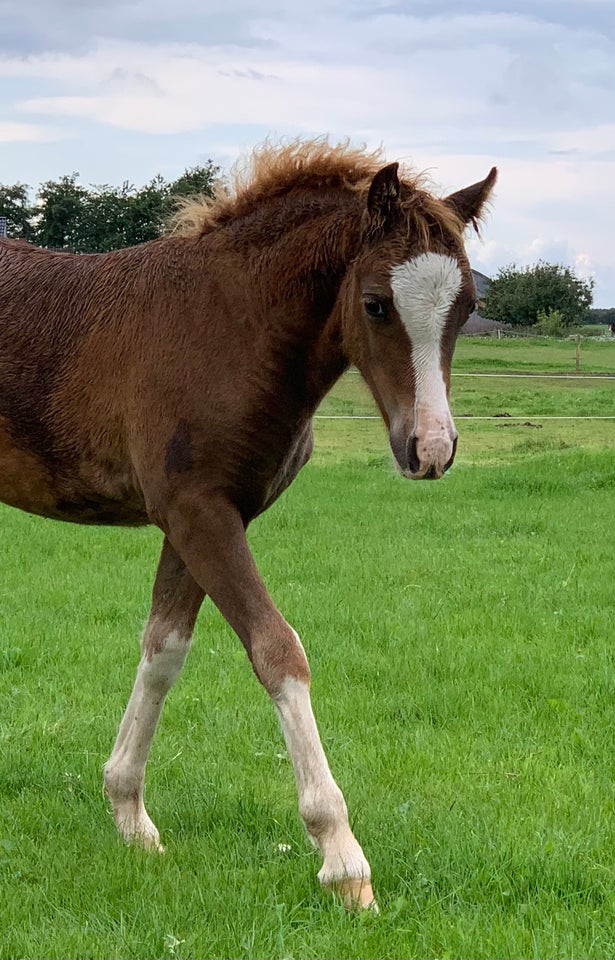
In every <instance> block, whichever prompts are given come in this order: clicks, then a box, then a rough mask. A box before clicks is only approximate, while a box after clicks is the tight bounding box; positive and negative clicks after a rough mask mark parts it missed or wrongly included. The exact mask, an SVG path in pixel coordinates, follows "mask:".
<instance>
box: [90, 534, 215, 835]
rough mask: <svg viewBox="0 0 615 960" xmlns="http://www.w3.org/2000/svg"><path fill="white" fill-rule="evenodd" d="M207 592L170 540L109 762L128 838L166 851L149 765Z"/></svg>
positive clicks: (110, 789)
mask: <svg viewBox="0 0 615 960" xmlns="http://www.w3.org/2000/svg"><path fill="white" fill-rule="evenodd" d="M203 597H204V593H203V591H202V589H201V588H200V587H199V586H198V585H197V584H196V583H195V581H194V580H193V579H192V577H191V576H190V574H189V573H188V571H187V569H186V567H185V565H184V563H183V561H182V560H181V559H180V558H179V557H178V555H177V554H176V553H175V551H174V549H173V547H172V546H171V544H170V543H169V542H168V540H166V539H165V541H164V544H163V547H162V553H161V556H160V562H159V564H158V571H157V573H156V580H155V582H154V588H153V595H152V606H151V611H150V615H149V619H148V622H147V625H146V627H145V632H144V634H143V638H142V641H141V660H140V663H139V667H138V669H137V676H136V680H135V684H134V687H133V690H132V693H131V695H130V700H129V701H128V706H127V708H126V712H125V713H124V717H123V719H122V722H121V725H120V729H119V732H118V735H117V739H116V741H115V746H114V747H113V751H112V753H111V756H110V758H109V760H108V761H107V763H106V765H105V791H106V793H107V796H108V797H109V799H110V801H111V806H112V808H113V813H114V816H115V822H116V824H117V828H118V830H119V832H120V834H121V836H122V837H123V838H124V839H125V840H126V841H127V842H129V843H130V842H136V843H140V844H142V845H143V846H144V847H146V848H147V849H156V850H160V851H162V849H163V848H162V846H161V844H160V837H159V834H158V830H157V829H156V827H155V825H154V823H153V822H152V820H151V819H150V817H149V816H148V813H147V811H146V809H145V804H144V801H143V789H144V783H145V767H146V764H147V758H148V755H149V751H150V747H151V744H152V740H153V737H154V733H155V730H156V725H157V723H158V719H159V717H160V714H161V712H162V707H163V705H164V701H165V698H166V695H167V693H168V691H169V690H170V688H171V686H172V684H173V682H174V680H175V679H176V677H177V676H178V674H179V672H180V671H181V668H182V666H183V664H184V661H185V659H186V655H187V653H188V650H189V649H190V643H191V640H192V632H193V630H194V624H195V621H196V617H197V614H198V612H199V609H200V607H201V603H202V602H203Z"/></svg>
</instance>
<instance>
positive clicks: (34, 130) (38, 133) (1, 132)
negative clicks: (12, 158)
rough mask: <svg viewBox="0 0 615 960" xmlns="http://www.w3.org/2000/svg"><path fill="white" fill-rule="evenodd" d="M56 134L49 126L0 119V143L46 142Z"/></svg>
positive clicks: (54, 137)
mask: <svg viewBox="0 0 615 960" xmlns="http://www.w3.org/2000/svg"><path fill="white" fill-rule="evenodd" d="M58 136H59V135H58V133H57V131H54V130H53V129H52V128H51V127H43V126H40V125H38V124H35V123H17V122H13V121H10V120H0V143H47V142H49V141H51V140H56V139H58Z"/></svg>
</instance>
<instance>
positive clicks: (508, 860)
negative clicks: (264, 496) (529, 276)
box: [0, 340, 615, 958]
mask: <svg viewBox="0 0 615 960" xmlns="http://www.w3.org/2000/svg"><path fill="white" fill-rule="evenodd" d="M573 369H574V345H573V344H571V343H569V342H566V341H563V342H550V343H548V342H547V341H543V342H538V343H532V342H528V341H527V340H525V341H492V340H484V341H483V340H481V341H477V340H471V341H467V340H466V341H463V342H462V343H460V345H459V347H458V352H457V356H456V363H455V368H454V371H455V373H470V372H484V371H485V370H496V371H500V372H511V371H517V372H523V371H529V372H537V371H542V372H563V371H565V372H567V373H571V372H573ZM582 372H592V373H596V374H597V373H613V372H615V342H614V343H612V344H611V343H608V342H606V343H597V342H596V343H594V342H591V343H588V345H587V347H585V344H584V346H583V359H582ZM452 409H453V414H454V415H455V417H456V421H457V427H458V429H459V432H460V440H459V451H458V455H457V460H456V463H455V466H454V468H453V469H452V470H451V471H450V473H449V474H447V476H446V477H445V478H444V479H443V480H442V481H441V482H439V483H435V484H432V483H411V482H410V481H404V480H402V479H401V478H400V477H399V476H397V475H396V474H395V472H394V470H393V468H392V466H391V458H390V454H389V452H388V448H387V442H386V437H385V433H384V430H383V427H382V425H381V424H380V423H379V422H378V421H376V420H332V419H331V420H328V419H327V420H325V419H323V420H318V421H317V423H316V453H315V455H314V458H313V461H312V462H311V464H309V465H308V467H307V468H305V470H304V471H302V473H301V474H300V476H299V478H298V479H297V481H296V482H295V484H294V485H293V486H292V488H291V489H290V490H289V491H288V492H287V493H286V494H285V495H284V497H283V498H282V500H281V501H280V502H279V503H278V504H277V505H276V506H275V507H274V508H273V509H272V510H271V511H270V512H268V513H267V514H265V515H264V516H263V517H262V518H260V519H259V520H258V521H257V522H256V523H255V524H254V526H253V528H252V531H251V535H250V540H251V544H252V546H253V549H254V553H255V556H256V559H257V562H258V564H259V566H260V569H261V571H262V573H263V575H264V577H265V579H266V582H267V584H268V586H269V588H270V590H271V593H272V594H273V597H274V598H275V600H276V602H277V603H278V605H279V607H280V609H281V610H282V611H283V613H284V614H285V616H286V617H287V618H288V619H289V621H290V622H291V623H292V624H293V625H294V626H295V627H296V629H297V630H298V632H299V634H300V635H301V637H302V639H303V642H304V644H305V646H306V649H307V652H308V656H309V658H310V662H311V666H312V674H313V700H314V707H315V711H316V714H317V718H318V720H319V723H320V728H321V733H322V736H323V741H324V744H325V748H326V750H327V752H328V756H329V760H330V763H331V767H332V770H333V772H334V774H335V775H336V777H337V779H338V782H339V783H340V786H341V787H342V788H343V790H344V792H345V795H346V798H347V801H348V805H349V809H350V816H351V823H352V825H353V828H354V830H355V832H356V835H357V837H358V839H359V841H360V842H361V844H362V846H363V847H364V849H365V852H366V854H367V856H368V858H369V859H370V861H371V864H372V869H373V873H374V883H375V890H376V894H377V896H378V899H379V902H380V906H381V914H380V915H379V916H374V915H372V914H370V913H366V914H363V915H361V916H353V915H348V914H346V913H345V912H344V910H343V908H342V907H341V906H340V905H339V903H336V902H335V901H334V900H332V899H331V898H330V897H329V895H328V894H326V893H324V892H323V891H321V890H320V889H319V887H318V883H317V881H316V877H315V874H316V871H317V869H318V866H319V859H318V857H317V855H316V853H315V852H313V851H312V849H311V847H310V845H309V843H308V842H307V840H306V838H305V835H304V832H303V827H302V825H301V822H300V820H299V817H298V814H297V812H296V794H295V787H294V781H293V776H292V769H291V766H290V762H289V760H288V757H287V755H286V751H285V749H284V743H283V739H282V735H281V733H280V731H279V727H278V724H277V720H276V717H275V715H274V711H273V709H272V707H271V705H270V702H269V700H268V698H267V696H266V694H265V693H264V691H263V690H262V689H261V688H260V687H259V685H258V683H257V682H256V680H255V678H254V677H253V675H252V672H251V669H250V667H249V664H248V661H247V658H246V656H245V653H244V651H243V649H242V648H241V645H240V644H239V642H238V641H237V640H236V638H235V637H234V636H233V635H232V633H231V631H230V629H229V628H228V627H227V626H226V624H225V623H224V621H223V620H222V618H221V617H220V616H219V615H218V614H217V612H216V611H215V610H214V609H213V608H212V607H211V605H209V604H206V605H205V606H204V608H203V611H202V613H201V615H200V617H199V622H198V625H197V631H196V636H195V643H194V647H193V650H192V652H191V654H190V656H189V658H188V663H187V666H186V669H185V671H184V673H183V675H182V677H181V679H180V680H179V681H178V683H177V684H176V686H175V688H174V689H173V691H172V692H171V694H170V697H169V700H168V703H167V706H166V709H165V712H164V713H163V717H162V720H161V723H160V727H159V731H158V735H157V737H156V739H155V741H154V746H153V750H152V755H151V760H150V766H149V768H148V788H147V800H148V806H149V808H150V810H151V813H152V815H153V817H154V819H155V820H156V822H157V825H158V826H159V828H160V831H161V835H162V839H163V842H164V843H165V845H166V850H167V852H166V854H165V855H164V856H163V857H160V856H156V855H149V854H145V853H143V852H142V851H139V850H134V849H129V848H126V847H125V846H124V845H123V844H122V842H121V841H120V840H119V839H118V838H117V836H116V831H115V827H114V824H113V819H112V816H111V814H110V812H109V807H108V803H107V801H106V799H105V798H104V797H103V795H102V789H101V783H102V765H103V763H104V761H105V760H106V758H107V757H108V755H109V752H110V750H111V747H112V745H113V741H114V738H115V734H116V730H117V724H118V722H119V719H120V717H121V715H122V712H123V710H124V707H125V704H126V700H127V697H128V694H129V691H130V689H131V686H132V682H133V678H134V671H135V667H136V664H137V661H138V643H137V640H138V635H139V631H140V629H141V626H142V624H143V621H144V618H145V617H146V614H147V607H148V601H149V592H150V589H151V581H152V575H153V571H154V568H155V564H156V559H157V553H158V549H159V543H160V534H158V533H157V532H156V531H155V530H150V529H139V530H133V531H131V530H111V529H105V528H100V529H95V528H90V529H88V528H78V527H74V526H69V525H62V524H58V523H54V522H52V521H45V520H40V519H36V518H33V517H29V516H26V515H24V514H19V513H18V512H16V511H11V510H10V509H8V508H1V509H0V520H1V522H2V527H3V549H2V556H1V557H0V696H1V698H2V713H1V714H0V741H1V749H0V897H1V902H2V909H1V910H0V957H3V958H14V957H23V958H25V957H33V958H34V957H50V958H55V957H58V958H59V957H96V958H98V957H101V958H102V957H122V958H124V957H126V958H128V957H148V958H154V957H156V958H158V957H220V956H224V957H271V958H278V957H323V956H335V957H360V958H371V957H381V956H395V957H415V956H416V957H436V956H437V957H447V956H451V957H494V956H498V957H547V956H548V957H559V956H561V957H564V956H565V957H572V956H583V957H604V956H613V954H614V953H615V920H614V919H613V918H614V917H615V892H614V891H615V820H614V813H615V800H614V796H615V795H614V792H613V784H614V778H615V747H614V746H613V744H614V737H613V700H614V697H615V651H614V648H613V643H612V638H613V622H614V619H615V618H614V613H615V602H614V600H613V596H614V591H613V570H614V569H615V542H614V541H615V538H614V537H613V516H614V514H615V459H614V456H613V450H614V447H615V420H606V419H605V420H542V419H541V418H540V415H541V414H542V415H553V416H555V415H562V416H580V415H583V416H588V415H600V416H611V415H613V414H615V378H614V379H613V380H595V381H585V380H584V381H580V380H553V379H547V378H544V379H536V380H531V381H529V380H509V379H491V378H484V379H483V378H463V377H459V378H457V377H456V378H454V381H453V389H452ZM321 413H322V414H323V415H325V416H340V415H356V414H361V415H363V416H370V415H372V414H373V405H372V403H371V400H370V399H369V397H368V396H367V394H366V393H365V392H364V390H363V388H362V387H361V385H360V382H359V380H358V377H357V375H356V374H354V373H352V372H351V373H349V374H348V375H347V377H346V378H345V379H344V380H343V381H342V382H341V383H340V384H339V385H338V387H337V388H336V389H335V391H334V392H333V394H332V395H331V396H330V397H328V398H327V399H326V401H325V403H324V405H323V407H322V410H321ZM501 414H508V415H509V416H508V417H503V416H501ZM496 415H498V419H496V420H472V419H470V417H471V416H474V417H477V416H496ZM515 416H519V417H522V418H523V419H522V420H520V421H515V420H513V419H512V418H513V417H515ZM526 424H530V425H526Z"/></svg>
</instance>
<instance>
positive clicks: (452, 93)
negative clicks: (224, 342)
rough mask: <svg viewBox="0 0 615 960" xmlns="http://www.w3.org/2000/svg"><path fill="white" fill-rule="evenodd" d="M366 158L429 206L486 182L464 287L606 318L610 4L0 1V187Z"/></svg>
mask: <svg viewBox="0 0 615 960" xmlns="http://www.w3.org/2000/svg"><path fill="white" fill-rule="evenodd" d="M321 134H327V135H329V137H330V138H331V140H332V141H334V142H337V141H338V140H340V139H343V138H346V137H349V138H350V139H351V141H352V142H353V143H355V144H363V143H365V144H366V145H367V146H368V147H370V148H373V147H378V146H382V147H383V148H384V151H385V156H386V158H387V160H389V161H391V160H401V161H403V162H405V163H407V164H409V165H411V166H413V167H415V168H418V169H419V170H427V171H429V173H430V176H431V178H432V181H433V184H434V188H435V189H436V192H438V193H440V194H446V193H447V192H452V191H453V190H457V189H459V188H460V187H463V186H465V185H467V184H469V183H473V182H475V181H477V180H480V179H482V178H483V177H484V176H486V174H487V173H488V171H489V169H490V168H491V166H493V165H496V166H497V167H498V168H499V173H500V177H499V181H498V184H497V187H496V192H495V198H494V202H493V206H492V210H491V212H490V214H489V217H488V220H487V223H486V224H485V226H484V228H483V235H482V239H478V238H476V237H471V236H468V252H469V254H470V258H471V261H472V265H473V267H474V268H475V269H477V270H480V271H482V272H484V273H486V274H488V275H490V276H494V275H495V274H496V273H497V271H498V269H499V268H500V267H503V266H506V265H507V264H510V263H515V264H517V265H518V266H524V265H528V264H533V263H536V262H537V261H538V260H539V259H543V260H548V261H551V262H558V263H565V264H567V265H570V266H572V267H574V268H575V270H576V272H577V274H578V275H579V276H582V277H584V278H586V277H593V278H594V280H595V295H594V305H595V306H598V307H611V306H615V244H614V243H613V242H612V227H611V222H612V220H613V218H614V217H615V3H614V2H613V0H535V2H530V0H511V2H506V0H491V2H487V0H412V2H410V0H407V2H404V0H397V2H395V0H371V2H367V0H298V2H292V0H286V2H284V0H258V2H257V0H19V2H15V0H0V157H1V160H0V182H2V183H5V184H10V183H15V182H18V181H19V182H21V183H27V184H29V185H30V186H31V187H32V188H33V189H35V188H36V187H37V186H38V184H39V183H40V182H41V181H44V180H49V179H55V178H57V177H59V176H61V175H62V174H66V173H72V172H73V171H78V173H79V175H80V179H81V182H82V183H84V184H102V183H107V184H114V185H120V184H121V183H123V182H124V181H125V180H128V181H130V182H132V183H134V184H135V185H137V186H141V185H142V184H144V183H146V182H147V181H148V180H150V179H151V178H152V177H153V176H154V175H155V174H157V173H161V174H162V175H163V176H165V177H166V178H167V179H174V178H175V177H177V176H178V175H179V174H181V173H182V172H183V170H184V169H185V168H186V167H190V166H194V165H196V164H199V163H204V162H205V161H207V160H208V159H212V160H214V161H215V162H216V163H218V164H220V166H221V167H222V168H223V170H225V171H226V170H228V169H229V167H230V166H231V164H232V163H233V162H234V161H235V160H237V158H238V157H239V156H240V155H241V154H245V153H246V152H248V151H249V150H250V149H251V148H252V147H254V146H255V145H256V144H258V143H260V142H261V141H262V140H263V139H264V138H265V137H270V138H272V139H274V140H278V139H282V138H284V137H286V138H288V137H296V136H308V137H310V136H315V135H321Z"/></svg>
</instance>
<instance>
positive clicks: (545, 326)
mask: <svg viewBox="0 0 615 960" xmlns="http://www.w3.org/2000/svg"><path fill="white" fill-rule="evenodd" d="M532 330H535V331H536V333H537V334H538V335H539V336H541V337H563V336H564V335H565V334H566V333H567V330H566V325H565V324H564V319H563V317H562V312H561V310H551V309H550V308H549V309H548V310H539V311H538V317H537V320H536V323H535V324H534V326H533V327H532Z"/></svg>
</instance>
